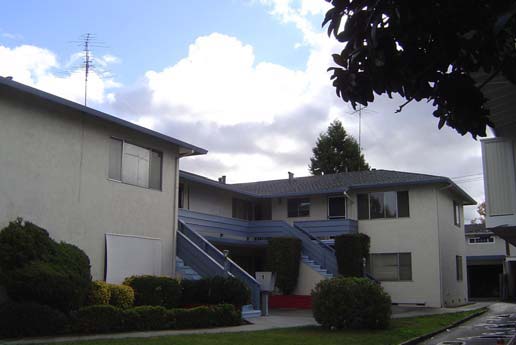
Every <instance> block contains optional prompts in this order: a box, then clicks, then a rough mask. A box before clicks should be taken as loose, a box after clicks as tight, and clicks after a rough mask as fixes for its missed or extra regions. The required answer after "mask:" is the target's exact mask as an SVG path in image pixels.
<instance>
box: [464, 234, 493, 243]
mask: <svg viewBox="0 0 516 345" xmlns="http://www.w3.org/2000/svg"><path fill="white" fill-rule="evenodd" d="M468 243H469V244H489V243H495V239H494V236H478V237H470V238H468Z"/></svg>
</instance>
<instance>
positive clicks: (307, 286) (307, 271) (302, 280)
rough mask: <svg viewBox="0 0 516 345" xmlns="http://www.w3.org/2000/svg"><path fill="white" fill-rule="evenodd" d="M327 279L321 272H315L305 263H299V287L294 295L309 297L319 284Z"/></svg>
mask: <svg viewBox="0 0 516 345" xmlns="http://www.w3.org/2000/svg"><path fill="white" fill-rule="evenodd" d="M323 279H326V278H325V277H324V276H323V275H321V274H320V273H319V272H317V271H315V270H313V269H312V268H311V267H310V266H308V265H307V264H305V263H304V262H303V261H300V262H299V276H298V278H297V286H296V289H295V290H294V292H293V294H294V295H302V296H309V295H310V294H311V293H312V289H313V288H315V286H316V285H317V283H319V282H320V281H321V280H323Z"/></svg>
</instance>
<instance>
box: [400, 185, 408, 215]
mask: <svg viewBox="0 0 516 345" xmlns="http://www.w3.org/2000/svg"><path fill="white" fill-rule="evenodd" d="M398 217H410V211H409V195H408V191H403V192H398Z"/></svg>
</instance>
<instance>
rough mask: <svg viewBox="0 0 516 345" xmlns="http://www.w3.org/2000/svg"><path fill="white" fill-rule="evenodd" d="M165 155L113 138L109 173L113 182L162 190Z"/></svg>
mask: <svg viewBox="0 0 516 345" xmlns="http://www.w3.org/2000/svg"><path fill="white" fill-rule="evenodd" d="M162 166H163V154H162V153H161V152H159V151H155V150H152V149H147V148H144V147H141V146H137V145H134V144H130V143H128V142H126V141H124V140H121V139H117V138H111V139H110V145H109V172H108V176H109V178H110V179H112V180H116V181H120V182H123V183H127V184H131V185H134V186H139V187H144V188H149V189H156V190H161V183H162V182H161V180H162Z"/></svg>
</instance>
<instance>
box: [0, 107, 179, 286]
mask: <svg viewBox="0 0 516 345" xmlns="http://www.w3.org/2000/svg"><path fill="white" fill-rule="evenodd" d="M0 123H1V125H0V177H1V178H0V226H1V227H3V226H5V225H7V223H8V222H9V221H12V220H14V219H16V218H17V217H23V218H24V219H25V220H27V221H31V222H33V223H35V224H37V225H39V226H41V227H43V228H45V229H47V230H48V231H49V233H50V235H51V237H53V238H54V239H56V240H58V241H65V242H69V243H73V244H75V245H77V246H78V247H80V248H81V249H83V250H84V251H85V252H86V254H87V255H88V256H89V258H90V261H91V266H92V275H93V278H94V279H103V278H104V267H105V250H106V249H105V234H106V233H117V234H130V235H140V236H149V237H153V238H160V239H161V241H162V247H163V252H162V253H163V255H162V274H164V275H172V274H174V267H175V255H174V252H175V250H174V242H175V240H174V239H175V231H176V226H177V224H176V222H174V218H175V209H176V207H175V205H176V200H175V198H176V189H177V183H176V177H177V169H178V166H177V154H176V152H177V147H175V146H173V145H171V144H169V143H165V142H162V141H159V140H157V139H153V138H150V137H148V136H145V135H143V134H141V133H138V132H135V131H131V130H129V129H124V128H121V127H118V126H114V125H111V124H109V123H107V122H103V121H100V120H95V119H92V118H91V117H84V116H82V115H81V114H80V113H78V112H75V111H71V110H64V109H63V108H61V107H57V106H53V105H48V104H47V103H43V102H42V101H38V100H36V101H32V100H31V98H30V97H23V99H21V98H20V99H17V97H12V98H10V99H9V98H7V97H1V98H0ZM110 136H115V137H118V138H122V139H126V140H129V141H131V142H132V143H134V144H137V145H141V146H145V147H150V148H153V149H156V150H159V151H161V152H163V178H162V185H163V190H162V191H157V190H150V189H145V188H141V187H136V186H131V185H127V184H123V183H120V182H114V181H111V180H108V162H109V140H110ZM133 255H138V253H133Z"/></svg>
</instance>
